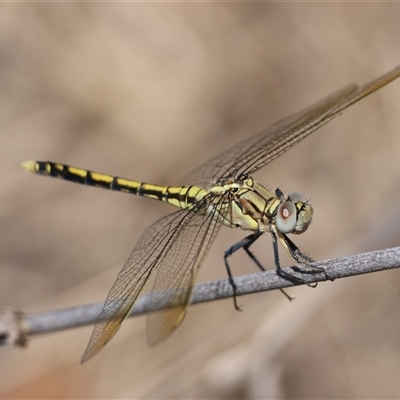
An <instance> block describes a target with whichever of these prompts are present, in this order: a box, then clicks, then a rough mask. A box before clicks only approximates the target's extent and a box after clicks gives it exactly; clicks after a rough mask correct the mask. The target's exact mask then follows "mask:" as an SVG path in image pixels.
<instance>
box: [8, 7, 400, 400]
mask: <svg viewBox="0 0 400 400" xmlns="http://www.w3.org/2000/svg"><path fill="white" fill-rule="evenodd" d="M399 19H400V4H394V3H357V2H353V3H319V4H316V3H284V4H283V3H282V4H279V3H276V2H275V3H218V4H210V3H120V4H100V3H97V4H93V3H92V4H90V3H85V4H83V3H62V4H55V3H53V4H48V3H47V4H44V3H42V4H40V3H37V4H21V3H2V4H1V5H0V71H1V72H0V88H1V90H0V102H1V107H0V129H1V130H0V132H1V136H0V138H1V146H0V154H1V157H0V177H1V178H0V179H1V182H2V184H1V186H0V201H1V207H0V224H1V228H0V229H1V240H0V261H1V264H0V265H1V266H0V268H1V279H0V308H1V310H4V309H5V308H6V307H12V308H13V309H18V310H24V311H25V312H39V311H45V310H50V309H55V308H60V307H70V306H74V305H80V304H85V303H92V302H97V301H104V299H105V298H106V295H107V293H108V290H109V289H110V287H111V285H112V284H113V282H114V280H115V278H116V276H117V273H118V272H119V270H120V269H121V268H122V266H123V264H124V262H125V260H126V259H127V258H128V257H129V255H130V253H131V251H132V249H133V247H134V245H135V243H136V242H137V240H138V238H139V237H140V235H141V233H142V232H143V231H144V229H145V228H146V227H147V226H149V225H150V224H152V223H153V222H154V221H156V220H157V219H159V218H161V217H162V216H164V215H166V214H167V213H169V212H171V211H173V209H172V208H171V207H170V206H168V205H165V204H159V203H158V202H152V201H150V200H147V199H143V198H136V197H133V196H127V195H124V194H121V193H113V192H107V191H105V190H100V189H97V188H86V187H83V186H79V185H73V184H70V183H67V182H63V181H61V180H51V179H47V178H42V177H38V176H34V175H31V174H28V173H26V172H25V171H23V170H22V168H21V167H20V163H21V162H22V161H24V160H26V159H28V160H29V159H35V160H52V161H58V162H63V163H68V164H72V165H77V166H80V167H83V168H89V169H92V170H95V171H100V172H104V173H108V174H115V175H118V176H122V177H130V178H133V179H139V180H143V181H146V182H152V183H158V184H165V185H174V184H179V183H180V182H181V179H182V177H183V176H184V175H185V174H186V173H187V172H189V171H190V170H192V169H193V168H194V167H196V165H198V164H200V163H202V162H203V161H205V160H206V159H207V158H208V157H211V156H212V155H215V154H217V153H218V152H219V151H222V150H224V149H226V148H227V147H228V146H230V145H233V144H235V143H237V142H238V141H240V140H243V139H245V138H248V137H250V136H251V135H254V134H256V133H258V132H259V131H261V130H263V129H264V128H266V127H268V126H269V125H271V124H272V123H274V122H276V121H277V120H279V119H281V118H283V117H286V116H288V115H290V114H293V113H295V112H296V111H299V110H301V109H302V108H304V107H306V106H308V105H311V104H312V103H314V102H316V101H318V100H320V99H322V98H323V97H325V96H326V95H328V94H330V93H331V92H334V91H336V90H337V89H339V88H341V87H343V86H345V85H346V84H348V83H351V82H357V83H359V84H364V83H366V82H368V81H370V80H372V79H374V78H376V77H378V76H380V75H382V74H383V73H385V72H387V71H389V70H390V69H392V68H394V67H395V66H396V65H398V64H400V41H399V37H400V24H399ZM399 159H400V80H399V81H396V82H394V83H392V84H390V85H389V86H387V87H385V88H384V89H382V90H380V91H379V92H377V93H375V94H373V95H371V96H370V97H369V98H367V99H366V100H364V101H363V102H362V103H360V104H358V105H356V106H355V107H354V108H352V109H351V110H349V111H348V112H347V113H346V114H344V115H343V116H341V117H340V118H338V119H336V120H334V121H333V122H331V123H329V124H328V125H327V126H325V127H323V128H322V129H321V130H320V131H318V132H316V133H314V134H313V135H312V136H311V137H310V138H308V139H307V140H305V141H304V142H302V143H301V144H299V145H298V146H296V147H295V148H294V149H292V150H290V151H289V152H288V153H286V154H285V155H284V156H282V157H281V158H279V159H278V160H276V161H274V162H273V163H272V164H271V165H269V166H268V167H266V168H264V169H262V170H261V171H259V172H258V173H257V174H256V178H257V179H258V180H259V181H260V182H262V183H264V184H265V185H266V186H267V187H269V188H271V189H273V188H274V187H277V186H278V187H279V188H281V189H282V190H283V191H284V192H290V191H299V192H301V193H303V194H304V195H305V196H306V197H311V199H312V204H313V206H314V208H315V214H314V221H313V224H312V225H311V227H310V229H309V230H308V231H307V234H305V235H302V236H300V237H296V238H295V239H296V244H297V245H298V246H299V247H300V248H301V249H302V250H303V251H304V252H306V253H307V254H310V255H312V256H313V257H314V258H315V259H318V260H322V259H328V258H333V257H336V256H344V255H350V254H356V253H360V252H365V251H370V250H376V249H382V248H386V247H391V246H395V245H398V243H399V238H400V226H399V221H400V212H399V205H400V165H399V164H400V162H399ZM244 235H245V233H244V232H243V231H242V232H240V231H239V230H229V229H222V230H221V232H220V235H219V236H218V238H217V240H216V242H215V244H214V246H213V248H212V250H211V252H210V254H209V256H208V257H207V259H206V261H205V263H204V266H203V268H202V271H201V274H200V281H209V280H213V279H220V278H225V277H226V272H225V268H224V264H223V257H222V256H223V251H224V250H225V249H226V248H228V247H229V246H230V245H231V244H233V243H234V242H236V241H238V240H240V239H241V238H242V237H244ZM255 251H256V254H257V255H258V256H259V257H260V259H261V260H262V261H263V263H264V264H265V265H266V266H267V267H268V268H273V258H272V257H273V255H272V245H271V240H270V237H268V235H265V237H263V238H261V239H260V240H259V242H258V243H257V246H256V248H255ZM281 255H282V263H283V264H284V265H291V263H290V260H289V259H288V258H287V257H286V256H285V254H284V252H283V251H282V252H281ZM231 265H232V268H233V272H234V274H235V275H236V276H238V275H241V274H247V273H252V272H256V267H255V266H254V265H253V264H252V263H251V261H250V260H248V259H247V258H246V257H244V256H243V255H240V254H235V256H234V257H233V258H232V261H231ZM288 293H289V294H290V295H291V296H293V297H296V300H295V301H293V302H292V303H289V302H288V301H287V299H286V298H285V297H284V296H282V295H281V294H280V293H279V292H277V291H276V292H268V293H261V294H257V295H252V296H246V297H242V298H240V299H239V303H240V304H241V306H242V308H243V312H237V311H235V309H234V307H233V304H232V300H230V299H229V300H224V301H219V302H215V303H210V304H204V305H197V306H194V307H192V308H191V309H190V310H189V312H188V315H187V317H186V320H185V321H184V323H183V324H182V326H181V327H180V329H179V330H178V331H177V332H176V333H175V334H174V335H173V336H172V337H171V338H170V339H169V340H168V341H167V342H165V343H163V344H162V345H160V346H158V347H156V348H149V347H148V346H147V343H146V333H145V322H146V320H145V318H143V317H141V318H134V319H131V320H129V321H126V322H125V323H124V324H123V327H122V329H121V330H120V332H119V333H118V335H117V336H116V337H115V338H114V339H113V340H112V341H111V342H110V343H109V344H108V345H107V346H106V347H105V348H104V350H103V351H102V352H101V353H100V354H99V355H98V356H96V357H95V358H93V359H92V360H90V361H89V362H88V363H86V364H84V365H80V363H79V360H80V357H81V355H82V353H83V351H84V349H85V347H86V345H87V342H88V339H89V337H90V334H91V330H92V327H87V328H80V329H75V330H71V331H66V332H62V333H57V334H52V335H47V336H43V337H36V338H34V339H32V340H31V341H30V343H29V346H28V348H26V349H17V348H7V349H2V350H1V355H0V397H2V398H132V397H133V398H186V399H187V398H199V399H200V398H201V399H206V398H209V399H211V398H212V399H215V398H221V399H222V398H237V399H250V398H288V399H290V398H396V397H399V396H400V382H399V380H398V371H399V369H400V314H399V311H398V310H399V307H400V271H396V270H394V271H389V272H382V273H376V274H370V275H365V276H362V277H354V278H350V279H344V280H341V281H336V282H333V283H332V282H328V283H323V284H320V285H319V286H318V287H317V288H316V289H310V288H308V287H297V288H293V289H290V290H288Z"/></svg>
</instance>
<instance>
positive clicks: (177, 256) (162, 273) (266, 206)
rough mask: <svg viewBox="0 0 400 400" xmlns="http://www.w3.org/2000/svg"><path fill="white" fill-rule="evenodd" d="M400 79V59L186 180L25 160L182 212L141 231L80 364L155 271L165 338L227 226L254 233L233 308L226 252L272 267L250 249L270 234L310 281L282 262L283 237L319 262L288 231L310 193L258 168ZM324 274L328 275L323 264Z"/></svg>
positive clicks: (160, 333)
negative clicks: (259, 174)
mask: <svg viewBox="0 0 400 400" xmlns="http://www.w3.org/2000/svg"><path fill="white" fill-rule="evenodd" d="M399 76H400V66H398V67H396V68H395V69H393V70H392V71H390V72H388V73H386V74H384V75H382V76H381V77H379V78H377V79H375V80H373V81H371V82H369V83H367V84H366V85H364V86H361V87H359V86H357V85H356V84H350V85H348V86H345V87H344V88H342V89H341V90H339V91H337V92H335V93H333V94H331V95H330V96H328V97H326V98H324V99H323V100H321V101H319V102H317V103H316V104H314V105H312V106H310V107H308V108H306V109H304V110H302V111H300V112H297V113H296V114H294V115H292V116H289V117H287V118H284V119H282V120H281V121H279V122H277V123H275V124H273V125H272V126H270V127H269V128H267V129H265V130H264V131H262V132H260V133H258V134H257V135H255V136H253V137H250V138H248V139H246V140H244V141H242V142H240V143H238V144H236V145H234V146H233V147H231V148H229V149H227V150H225V151H223V152H222V153H221V154H218V155H216V156H214V157H212V158H211V159H209V160H208V161H207V162H205V163H204V164H202V165H200V166H199V167H198V168H196V169H195V170H193V171H192V172H191V173H189V174H188V175H187V176H186V177H185V178H184V184H183V185H181V186H162V185H154V184H150V183H145V182H140V181H135V180H131V179H126V178H120V177H116V176H111V175H106V174H102V173H98V172H93V171H89V170H86V169H82V168H77V167H73V166H69V165H66V164H61V163H55V162H50V161H25V162H24V163H22V166H23V167H24V168H25V169H27V170H28V171H30V172H33V173H35V174H40V175H46V176H50V177H56V178H61V179H64V180H67V181H72V182H76V183H80V184H84V185H89V186H97V187H101V188H106V189H111V190H116V191H121V192H126V193H130V194H134V195H139V196H143V197H147V198H151V199H155V200H160V201H164V202H167V203H169V204H171V205H172V206H175V207H177V208H178V209H179V210H178V211H175V212H173V213H172V214H169V215H167V216H165V217H163V218H161V219H160V220H158V221H157V222H155V223H154V224H153V225H151V226H150V227H149V228H147V229H146V230H145V232H144V233H143V234H142V236H141V237H140V238H139V241H138V243H137V244H136V247H135V248H134V250H133V252H132V254H131V255H130V257H129V258H128V260H127V261H126V263H125V265H124V266H123V268H122V270H121V271H120V273H119V274H118V277H117V279H116V281H115V283H114V284H113V286H112V287H111V290H110V292H109V294H108V296H107V299H106V301H105V303H104V306H103V309H102V311H101V313H100V315H99V317H98V320H97V322H96V324H95V326H94V330H93V333H92V335H91V338H90V340H89V343H88V346H87V348H86V350H85V353H84V355H83V357H82V362H85V361H87V360H88V359H89V358H91V357H93V356H94V355H95V354H96V353H98V352H99V351H100V350H101V349H102V348H103V346H104V345H105V344H106V343H108V342H109V341H110V339H111V338H112V337H113V336H114V335H115V334H116V332H117V331H118V329H119V328H120V326H121V324H122V322H123V321H124V320H125V318H127V316H128V315H129V313H130V311H131V310H132V309H133V307H134V305H135V302H136V301H137V299H138V298H139V296H140V295H141V294H142V292H143V290H144V289H145V286H146V284H147V283H148V282H149V280H150V278H152V277H153V276H155V280H154V286H153V290H152V292H151V297H150V309H154V308H157V307H156V305H157V304H160V302H164V303H162V304H164V305H165V306H164V307H163V308H161V309H159V310H157V311H154V312H151V313H149V314H148V316H147V339H148V343H149V345H150V346H154V345H157V344H159V343H161V342H163V341H164V340H165V339H167V338H168V337H169V336H170V335H171V334H172V333H173V332H174V331H175V330H176V328H177V327H178V326H179V325H180V324H181V323H182V321H183V319H184V316H185V314H186V311H187V308H188V306H189V304H190V302H191V298H192V295H193V291H194V286H195V283H196V280H197V277H198V274H199V269H200V266H201V265H202V262H203V260H204V258H205V256H206V254H207V252H208V251H209V249H210V246H211V244H212V243H213V241H214V239H215V238H216V236H217V234H218V232H219V230H220V228H221V227H222V226H226V227H229V228H241V229H243V230H244V231H247V232H249V234H248V235H247V236H246V237H245V238H244V239H242V240H241V241H239V242H238V243H236V244H234V245H233V246H231V247H230V248H229V249H228V250H226V251H225V253H224V262H225V267H226V270H227V274H228V278H229V282H230V284H231V286H232V289H233V298H234V301H235V307H236V308H239V307H238V306H237V303H236V293H237V287H236V285H235V280H234V278H233V274H232V272H231V269H230V267H229V262H228V259H229V257H230V256H231V255H232V254H233V253H234V252H236V251H238V250H239V249H243V250H244V251H245V252H246V253H247V254H248V255H249V256H250V258H251V259H252V260H253V261H254V262H255V264H256V265H257V266H258V267H259V268H260V269H261V270H265V269H264V267H263V265H262V264H261V262H260V261H259V260H258V259H257V258H256V256H255V255H254V253H253V252H252V251H251V249H250V248H251V245H252V244H253V243H254V242H255V241H256V240H257V239H259V238H260V237H261V236H262V235H263V234H264V233H266V232H268V233H269V234H270V235H271V237H272V244H273V250H274V261H275V266H276V269H277V272H278V274H279V275H281V276H282V277H284V278H286V279H289V280H292V281H295V282H296V283H306V281H305V280H303V279H301V278H298V277H294V276H292V275H291V274H290V273H288V272H285V271H284V270H283V269H282V268H281V265H280V261H279V254H278V243H281V245H282V246H283V248H285V249H286V251H287V252H288V254H289V255H290V257H291V258H292V259H293V261H294V262H295V263H297V264H299V265H301V266H305V267H308V268H310V269H311V270H312V269H315V268H316V267H313V266H312V265H311V263H312V261H313V260H312V259H311V258H310V257H309V256H307V255H306V254H304V253H302V252H301V251H300V249H299V248H298V247H297V246H296V245H295V244H294V242H293V241H292V240H291V239H289V237H288V236H287V235H288V234H289V233H291V234H295V235H298V234H301V233H304V232H305V231H306V230H307V228H308V227H309V225H310V223H311V220H312V216H313V208H312V206H311V204H310V203H309V201H308V200H307V199H306V198H305V197H304V196H303V195H301V194H299V193H296V192H294V193H289V194H284V193H283V192H282V191H281V190H280V189H279V188H276V189H275V190H273V191H271V190H269V189H267V188H266V187H265V186H264V185H262V184H261V183H259V182H257V181H256V180H255V179H254V178H253V177H252V174H254V173H255V172H256V171H258V170H259V169H260V168H262V167H264V166H265V165H267V164H269V163H270V162H272V161H273V160H275V159H276V158H277V157H279V156H281V155H282V154H284V153H285V152H286V151H287V150H289V149H290V148H291V147H293V146H295V145H296V144H298V143H299V142H300V141H301V140H303V139H304V138H306V137H307V136H308V135H310V134H311V133H312V132H314V131H316V130H317V129H318V128H320V127H321V126H323V125H325V124H326V123H328V122H329V121H331V120H332V119H333V118H335V117H337V116H338V115H340V114H342V113H343V112H344V111H345V110H347V109H348V108H349V107H351V106H352V105H354V104H355V103H357V102H358V101H360V100H361V99H363V98H364V97H366V96H368V95H370V94H371V93H373V92H375V91H376V90H378V89H380V88H381V87H383V86H385V85H387V84H388V83H389V82H391V81H393V80H395V79H396V78H398V77H399ZM317 272H325V273H326V271H324V270H323V269H321V268H317ZM327 277H328V278H329V275H327Z"/></svg>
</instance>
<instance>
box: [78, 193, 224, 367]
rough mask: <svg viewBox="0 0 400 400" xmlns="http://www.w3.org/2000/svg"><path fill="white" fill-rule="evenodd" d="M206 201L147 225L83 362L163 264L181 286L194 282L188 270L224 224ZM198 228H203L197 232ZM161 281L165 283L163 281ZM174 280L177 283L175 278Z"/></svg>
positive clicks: (115, 327)
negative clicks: (209, 212) (187, 276)
mask: <svg viewBox="0 0 400 400" xmlns="http://www.w3.org/2000/svg"><path fill="white" fill-rule="evenodd" d="M206 204H207V203H206V201H205V200H204V199H203V200H202V201H200V202H199V203H198V204H197V205H196V206H195V208H194V209H193V211H187V210H180V211H177V212H175V213H173V214H169V215H167V216H166V217H164V218H161V219H160V220H158V221H157V222H156V223H154V224H153V225H151V226H150V227H149V228H147V229H146V231H145V232H144V233H143V235H142V236H141V238H140V239H139V241H138V243H137V245H136V247H135V249H134V250H133V252H132V254H131V256H130V257H129V259H128V260H127V262H126V263H125V265H124V267H123V268H122V270H121V272H120V273H119V274H118V277H117V280H116V281H115V283H114V284H113V286H112V288H111V290H110V292H109V294H108V296H107V299H106V301H105V304H104V307H103V310H102V312H101V313H100V315H99V317H98V320H97V322H96V324H95V327H94V329H93V333H92V336H91V338H90V340H89V344H88V346H87V348H86V350H85V353H84V355H83V357H82V362H85V361H87V360H88V359H89V358H91V357H92V356H94V355H95V354H96V353H97V352H98V351H99V350H100V349H101V348H102V347H103V346H104V345H105V344H106V343H107V342H108V341H109V340H110V339H111V338H112V337H113V336H114V335H115V333H116V332H117V331H118V329H119V327H120V325H121V323H122V322H123V321H124V319H125V318H126V317H127V316H128V314H129V312H130V311H131V310H132V308H133V306H134V304H135V302H136V300H137V299H138V297H139V296H140V294H141V293H142V292H143V290H144V288H145V286H146V284H147V283H148V281H149V279H150V277H151V275H152V274H153V273H154V272H155V271H156V270H157V269H158V268H159V267H161V270H162V271H164V272H163V273H162V274H161V275H160V276H163V275H166V274H167V273H170V274H176V275H177V276H178V277H180V281H179V280H177V281H176V282H175V284H176V285H178V282H179V284H180V286H179V285H178V287H182V285H184V284H187V285H190V284H193V283H194V279H192V281H191V282H189V281H188V280H186V281H185V278H184V277H185V274H187V272H185V270H186V269H188V270H190V269H193V270H197V269H198V267H199V266H200V263H201V260H202V258H203V257H204V255H205V252H206V250H207V249H208V248H209V246H210V245H211V241H212V239H214V237H215V235H216V233H217V231H218V228H219V225H220V224H217V220H215V222H214V221H213V220H212V216H206V215H204V214H202V213H201V211H202V208H203V207H204V206H206ZM207 221H208V222H207ZM216 224H217V225H216ZM199 226H200V227H199ZM207 228H209V229H211V232H208V230H207ZM196 230H199V232H198V235H197V236H196V234H195V231H196ZM186 231H187V232H188V235H186V234H185V232H186ZM167 270H168V271H167ZM169 279H171V278H169ZM157 281H160V278H157ZM161 281H163V282H165V283H164V284H161ZM161 281H160V283H159V284H158V285H157V287H160V288H165V289H171V287H167V282H166V278H162V279H161ZM170 283H171V284H174V282H173V281H172V280H170ZM182 301H183V300H182ZM186 305H187V304H186ZM172 322H173V321H172Z"/></svg>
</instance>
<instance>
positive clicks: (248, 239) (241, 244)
mask: <svg viewBox="0 0 400 400" xmlns="http://www.w3.org/2000/svg"><path fill="white" fill-rule="evenodd" d="M260 236H261V233H260V232H256V233H252V234H251V235H249V236H246V237H245V238H244V239H242V240H241V241H240V242H237V243H235V244H234V245H233V246H231V247H229V249H228V250H226V251H225V253H224V262H225V267H226V271H227V273H228V278H229V283H230V284H231V286H232V290H233V303H234V305H235V308H236V310H240V307H239V306H238V304H237V299H236V292H237V286H236V283H235V280H234V279H233V275H232V270H231V267H230V266H229V263H228V257H230V256H231V255H232V254H233V253H235V252H236V251H238V250H239V249H241V248H242V247H243V248H244V249H245V250H246V248H247V249H248V248H249V247H250V246H251V245H252V244H253V243H254V242H255V241H256V240H257V239H258V238H259V237H260ZM246 252H247V250H246ZM248 254H249V253H248ZM250 254H252V253H250ZM250 257H251V258H252V259H253V260H254V262H255V263H256V264H257V265H258V266H259V267H260V268H261V269H262V270H263V271H265V269H264V267H263V266H262V265H261V263H260V262H259V261H258V260H257V258H256V257H255V256H254V255H250Z"/></svg>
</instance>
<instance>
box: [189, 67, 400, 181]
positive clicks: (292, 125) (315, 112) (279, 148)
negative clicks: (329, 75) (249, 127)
mask: <svg viewBox="0 0 400 400" xmlns="http://www.w3.org/2000/svg"><path fill="white" fill-rule="evenodd" d="M399 76H400V67H397V68H395V69H394V70H392V71H390V72H388V73H387V74H385V75H383V76H381V77H379V78H377V79H375V80H373V81H371V82H370V83H368V84H366V85H364V86H362V87H361V88H358V86H357V85H355V84H352V85H349V86H346V87H345V88H343V89H341V90H339V91H337V92H335V93H333V94H332V95H330V96H328V97H327V98H325V99H323V100H322V101H319V102H318V103H316V104H314V105H312V106H311V107H309V108H306V109H305V110H303V111H300V112H298V113H296V114H294V115H292V116H290V117H287V118H285V119H283V120H281V121H279V122H277V123H275V124H274V125H272V126H271V127H269V128H267V129H266V130H264V131H262V132H260V133H259V134H258V135H255V136H253V137H251V138H249V139H246V140H244V141H242V142H240V143H238V144H236V145H235V146H233V147H231V148H230V149H228V150H226V151H224V152H222V153H221V154H219V155H217V156H215V157H213V158H211V159H210V160H208V161H207V162H205V163H204V164H202V165H201V166H200V167H198V168H197V169H195V170H194V171H192V172H191V173H189V174H188V175H187V176H186V177H185V178H184V182H185V183H188V184H189V183H190V184H192V185H193V184H196V185H199V186H203V187H208V186H210V185H211V184H213V183H215V182H216V181H217V180H219V179H228V178H236V177H237V176H238V175H240V174H242V173H245V174H251V173H253V172H255V171H257V170H258V169H260V168H261V167H263V166H264V165H266V164H268V163H270V162H271V161H273V160H274V159H275V158H277V157H279V156H280V155H282V154H283V153H285V152H286V151H287V150H289V149H290V148H291V147H293V146H295V145H296V144H297V143H299V142H300V141H301V140H303V139H304V138H306V137H307V136H308V135H309V134H311V133H312V132H314V131H315V130H317V129H318V128H320V127H321V126H323V125H325V124H326V123H327V122H329V121H330V120H332V119H333V118H335V117H337V116H338V115H340V114H341V113H343V112H344V111H345V110H346V109H348V108H349V107H350V106H352V105H353V104H355V103H357V102H358V101H360V100H361V99H363V98H364V97H366V96H368V95H369V94H371V93H373V92H375V91H376V90H378V89H379V88H381V87H382V86H384V85H386V84H388V83H389V82H391V81H393V80H394V79H396V78H398V77H399Z"/></svg>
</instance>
